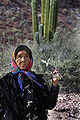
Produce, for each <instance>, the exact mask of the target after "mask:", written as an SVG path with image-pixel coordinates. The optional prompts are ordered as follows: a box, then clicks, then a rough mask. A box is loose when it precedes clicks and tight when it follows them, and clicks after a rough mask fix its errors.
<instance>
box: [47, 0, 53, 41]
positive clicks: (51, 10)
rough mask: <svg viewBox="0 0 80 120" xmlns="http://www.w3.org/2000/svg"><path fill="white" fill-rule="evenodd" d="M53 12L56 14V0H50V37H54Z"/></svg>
mask: <svg viewBox="0 0 80 120" xmlns="http://www.w3.org/2000/svg"><path fill="white" fill-rule="evenodd" d="M53 14H54V0H50V11H49V28H48V30H49V39H50V38H52V37H53Z"/></svg>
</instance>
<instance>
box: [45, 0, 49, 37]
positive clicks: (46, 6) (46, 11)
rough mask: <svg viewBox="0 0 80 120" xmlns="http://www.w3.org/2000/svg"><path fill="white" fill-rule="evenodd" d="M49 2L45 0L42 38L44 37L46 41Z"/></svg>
mask: <svg viewBox="0 0 80 120" xmlns="http://www.w3.org/2000/svg"><path fill="white" fill-rule="evenodd" d="M49 2H50V0H46V2H45V16H44V17H45V18H44V37H46V39H48V24H49Z"/></svg>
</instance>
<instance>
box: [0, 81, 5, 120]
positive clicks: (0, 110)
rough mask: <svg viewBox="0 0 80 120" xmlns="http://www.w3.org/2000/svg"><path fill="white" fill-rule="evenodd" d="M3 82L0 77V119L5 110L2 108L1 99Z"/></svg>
mask: <svg viewBox="0 0 80 120" xmlns="http://www.w3.org/2000/svg"><path fill="white" fill-rule="evenodd" d="M3 98H4V97H3V82H2V81H1V79H0V120H1V118H2V117H3V116H4V114H5V110H4V107H3V105H4V99H3Z"/></svg>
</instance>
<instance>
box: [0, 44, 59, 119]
mask: <svg viewBox="0 0 80 120" xmlns="http://www.w3.org/2000/svg"><path fill="white" fill-rule="evenodd" d="M32 65H33V57H32V52H31V50H30V49H29V48H28V47H27V46H25V45H20V46H18V47H17V48H16V50H15V52H14V53H13V58H12V65H11V72H10V73H8V74H7V75H5V76H4V77H2V78H1V79H0V120H47V114H46V109H52V108H53V107H54V106H55V105H56V102H57V97H58V92H59V86H58V79H57V78H56V79H55V80H54V78H53V77H52V86H51V89H50V90H49V89H48V87H47V84H46V83H45V81H44V79H43V78H42V75H40V74H36V73H35V72H33V71H31V67H32ZM56 72H57V71H56ZM57 73H58V72H57ZM58 75H59V76H60V74H59V73H58ZM52 76H53V75H52Z"/></svg>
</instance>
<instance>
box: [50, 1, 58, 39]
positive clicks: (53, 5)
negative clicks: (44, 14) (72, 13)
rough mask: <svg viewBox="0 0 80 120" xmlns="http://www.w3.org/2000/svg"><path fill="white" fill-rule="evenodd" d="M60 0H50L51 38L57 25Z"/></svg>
mask: <svg viewBox="0 0 80 120" xmlns="http://www.w3.org/2000/svg"><path fill="white" fill-rule="evenodd" d="M58 2H59V1H58V0H50V12H49V39H51V38H53V36H54V33H55V31H56V27H57V17H58Z"/></svg>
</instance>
